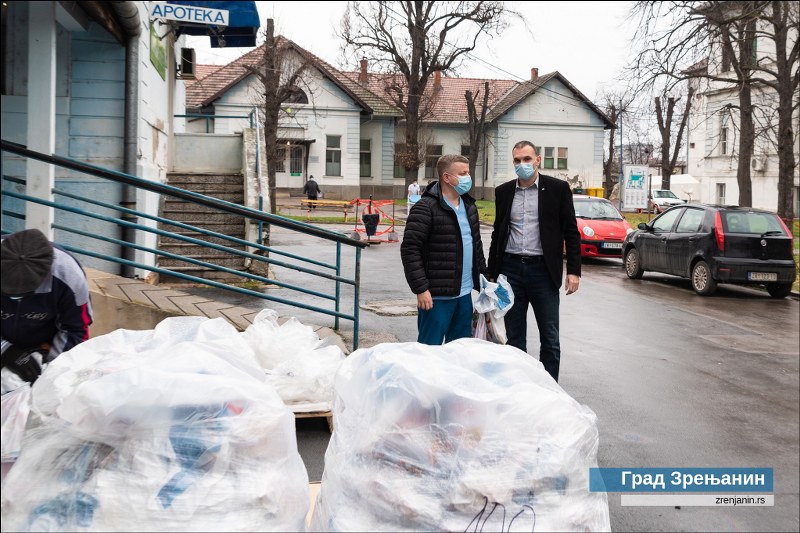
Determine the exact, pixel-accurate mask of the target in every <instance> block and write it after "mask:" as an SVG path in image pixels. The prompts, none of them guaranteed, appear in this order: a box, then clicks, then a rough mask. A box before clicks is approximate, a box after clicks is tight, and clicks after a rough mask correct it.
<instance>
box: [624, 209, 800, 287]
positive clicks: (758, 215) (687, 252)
mask: <svg viewBox="0 0 800 533" xmlns="http://www.w3.org/2000/svg"><path fill="white" fill-rule="evenodd" d="M623 254H624V259H623V262H622V263H623V268H624V269H625V272H626V274H627V275H628V277H629V278H631V279H639V278H641V277H642V275H643V274H644V273H645V272H646V271H648V270H651V271H653V272H663V273H666V274H674V275H676V276H681V277H684V278H689V279H690V280H691V282H692V288H693V289H694V291H695V292H696V293H697V294H700V295H703V296H705V295H709V294H712V293H713V292H714V291H715V290H716V288H717V283H738V284H745V285H754V284H758V285H764V286H765V287H766V288H767V291H768V292H769V294H770V295H771V296H773V297H774V298H783V297H785V296H787V295H788V294H789V292H790V291H791V288H792V283H793V282H794V279H795V276H796V275H797V271H796V267H795V263H794V258H793V256H792V234H791V232H790V231H789V228H787V227H786V224H784V223H783V220H781V219H780V217H778V215H776V214H775V213H771V212H769V211H763V210H759V209H752V208H749V207H730V206H714V205H694V204H693V205H684V206H679V207H673V208H671V209H668V210H667V211H665V212H663V213H662V214H660V215H659V216H657V217H656V218H654V219H653V220H652V221H651V222H649V223H645V222H642V223H641V224H639V229H637V230H636V231H634V232H632V233H630V234H629V235H628V237H627V238H626V239H625V242H624V244H623Z"/></svg>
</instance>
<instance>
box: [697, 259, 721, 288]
mask: <svg viewBox="0 0 800 533" xmlns="http://www.w3.org/2000/svg"><path fill="white" fill-rule="evenodd" d="M692 288H693V289H694V292H696V293H697V294H699V295H700V296H708V295H710V294H713V293H714V291H715V290H717V282H716V280H715V279H714V278H713V277H711V269H710V268H709V266H708V263H706V262H705V261H698V262H697V263H695V265H694V268H692Z"/></svg>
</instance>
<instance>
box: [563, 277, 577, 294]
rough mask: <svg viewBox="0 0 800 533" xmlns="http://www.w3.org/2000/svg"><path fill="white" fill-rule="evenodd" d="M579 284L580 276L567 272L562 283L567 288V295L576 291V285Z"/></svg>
mask: <svg viewBox="0 0 800 533" xmlns="http://www.w3.org/2000/svg"><path fill="white" fill-rule="evenodd" d="M580 284H581V278H580V276H576V275H575V274H567V281H566V283H564V286H565V288H566V290H567V296H569V295H570V294H572V293H573V292H576V291H577V290H578V286H579V285H580Z"/></svg>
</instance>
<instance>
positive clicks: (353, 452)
mask: <svg viewBox="0 0 800 533" xmlns="http://www.w3.org/2000/svg"><path fill="white" fill-rule="evenodd" d="M335 390H336V396H335V397H334V405H333V414H334V420H335V421H336V430H335V431H334V433H333V436H332V437H331V441H330V444H329V445H328V450H327V452H326V454H325V472H324V474H323V477H322V483H321V488H320V492H319V495H318V497H317V502H316V505H315V508H314V513H313V516H312V522H311V528H312V529H313V530H316V531H415V530H417V531H418V530H422V531H439V530H441V531H466V530H470V531H472V530H482V531H501V530H502V531H575V530H580V531H604V530H605V531H608V530H610V522H609V514H608V501H607V498H606V494H605V493H599V492H598V493H592V492H589V468H590V467H595V466H597V447H598V433H597V427H596V417H595V415H594V414H593V413H592V411H591V410H590V409H589V408H587V407H585V406H582V405H580V404H578V403H577V402H576V401H575V400H574V399H572V398H571V397H570V396H569V395H568V394H567V393H566V392H564V391H563V390H562V389H561V388H560V387H559V386H558V384H557V383H556V382H555V381H553V379H552V378H551V377H550V375H549V374H548V373H547V372H546V371H545V370H544V368H543V367H542V365H541V364H540V363H539V362H538V361H536V360H535V359H532V358H531V357H530V356H528V355H527V354H524V353H523V352H521V351H520V350H517V349H516V348H513V347H510V346H501V345H498V344H492V343H488V342H485V341H480V340H477V339H460V340H458V341H454V342H450V343H448V344H445V345H443V346H426V345H422V344H418V343H403V344H381V345H378V346H376V347H374V348H371V349H361V350H357V351H356V352H354V353H353V354H351V355H350V356H349V357H348V358H347V360H346V361H345V362H344V363H343V364H342V367H341V368H340V370H339V373H338V374H337V377H336V384H335ZM512 518H513V520H512ZM478 522H479V523H478Z"/></svg>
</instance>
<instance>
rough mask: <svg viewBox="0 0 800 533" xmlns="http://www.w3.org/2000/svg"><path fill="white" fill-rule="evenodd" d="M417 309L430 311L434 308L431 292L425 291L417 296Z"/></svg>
mask: <svg viewBox="0 0 800 533" xmlns="http://www.w3.org/2000/svg"><path fill="white" fill-rule="evenodd" d="M417 308H418V309H423V310H425V311H430V310H431V309H432V308H433V297H432V296H431V291H425V292H421V293H419V294H417Z"/></svg>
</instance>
